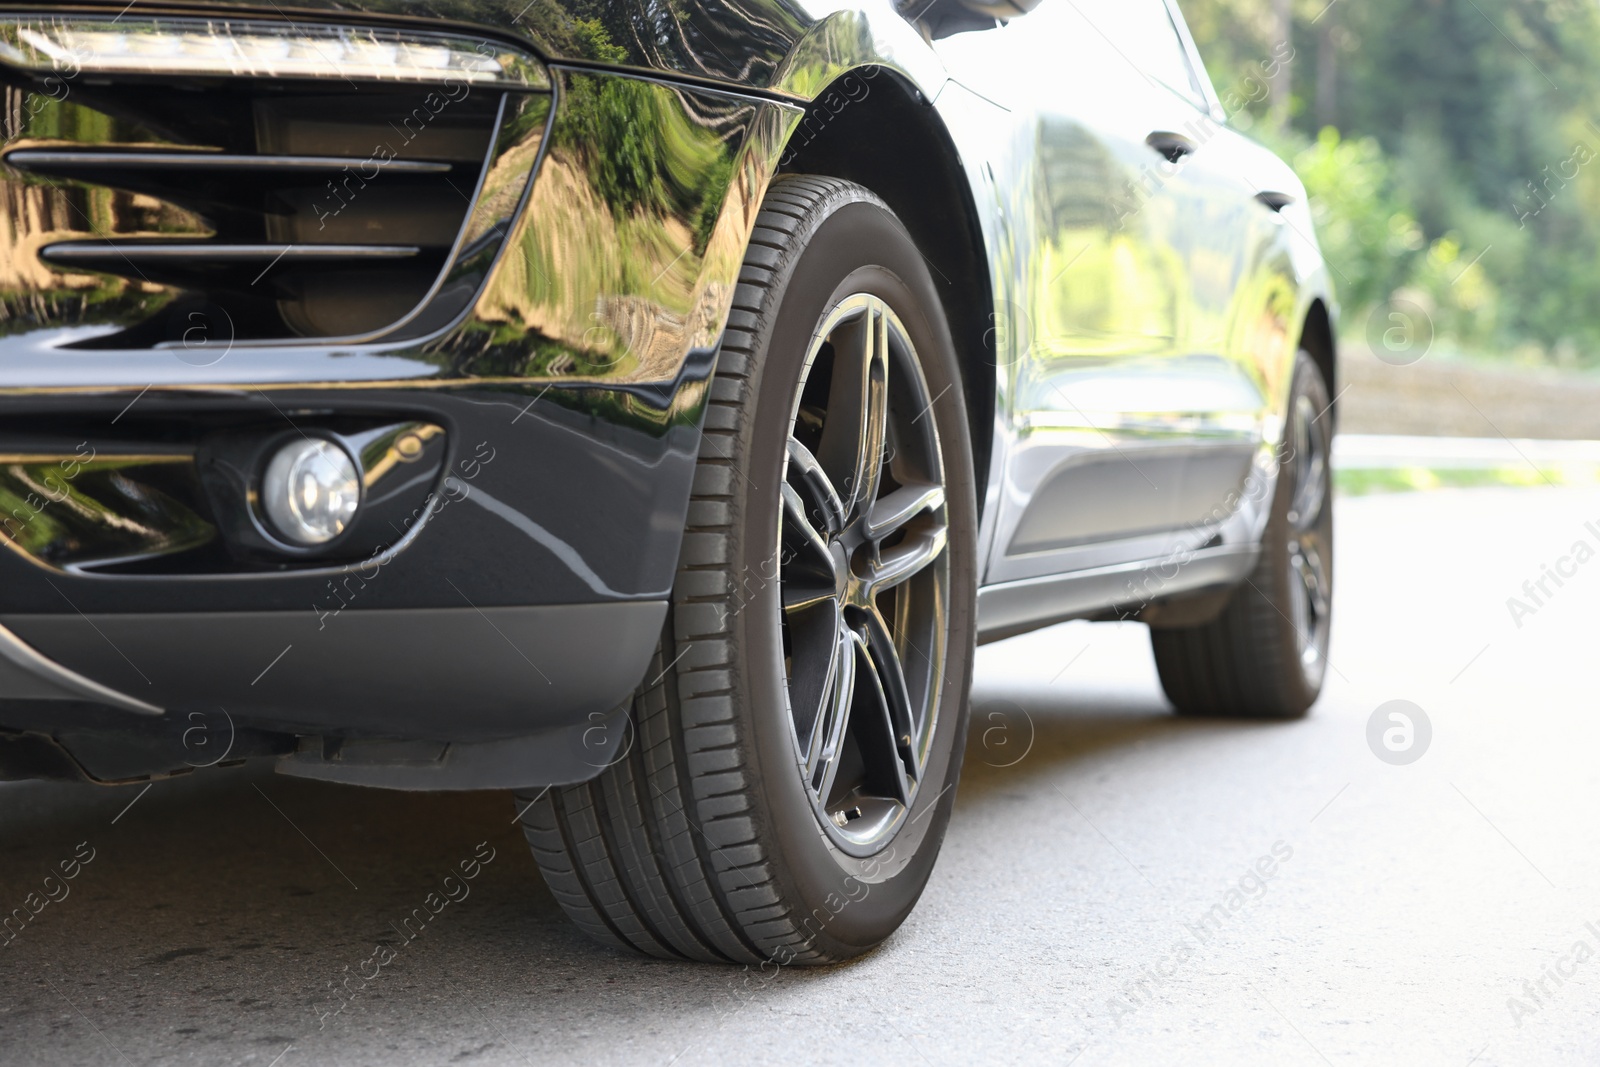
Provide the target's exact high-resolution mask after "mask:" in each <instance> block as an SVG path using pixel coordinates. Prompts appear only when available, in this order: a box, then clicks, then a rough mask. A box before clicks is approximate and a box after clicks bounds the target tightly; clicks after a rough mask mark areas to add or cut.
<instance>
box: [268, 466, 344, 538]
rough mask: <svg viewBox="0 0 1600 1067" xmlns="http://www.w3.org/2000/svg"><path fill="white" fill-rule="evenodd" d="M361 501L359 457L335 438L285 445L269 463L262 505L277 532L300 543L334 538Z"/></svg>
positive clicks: (340, 531)
mask: <svg viewBox="0 0 1600 1067" xmlns="http://www.w3.org/2000/svg"><path fill="white" fill-rule="evenodd" d="M360 503H361V478H360V476H359V475H358V473H357V472H356V465H355V461H354V460H352V459H351V458H350V456H349V454H348V453H347V452H345V450H344V449H342V448H340V447H339V446H338V445H336V444H334V443H333V442H332V441H320V440H299V441H294V442H291V443H290V444H287V445H284V446H283V447H282V448H280V449H278V451H277V453H276V454H274V455H273V457H272V460H271V462H269V463H268V464H267V473H266V477H265V478H263V479H262V482H261V505H262V507H263V508H265V509H266V512H267V518H268V519H270V520H271V521H272V525H273V528H274V529H275V530H276V531H277V533H278V534H279V535H280V536H282V537H284V538H286V539H288V540H290V541H292V542H294V543H295V544H300V545H320V544H322V543H324V542H326V541H332V540H333V539H334V538H335V537H338V536H339V535H340V534H341V533H343V532H344V529H345V527H346V526H349V525H350V519H351V517H352V516H354V515H355V513H356V506H357V505H358V504H360Z"/></svg>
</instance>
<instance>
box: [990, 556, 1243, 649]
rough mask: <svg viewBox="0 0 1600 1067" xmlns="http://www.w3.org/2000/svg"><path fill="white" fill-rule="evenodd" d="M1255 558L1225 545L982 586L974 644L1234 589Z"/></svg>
mask: <svg viewBox="0 0 1600 1067" xmlns="http://www.w3.org/2000/svg"><path fill="white" fill-rule="evenodd" d="M1260 554H1261V550H1260V548H1259V547H1258V546H1256V545H1227V546H1223V547H1219V548H1211V549H1205V550H1203V551H1197V552H1192V553H1189V554H1188V558H1187V559H1182V558H1180V557H1177V556H1166V557H1163V558H1161V559H1147V560H1139V561H1138V562H1135V563H1124V564H1118V565H1116V566H1111V567H1096V568H1094V569H1092V570H1082V571H1074V572H1071V573H1068V574H1051V575H1045V576H1043V577H1040V578H1025V579H1022V580H1021V581H1016V582H1005V583H1003V584H1001V585H990V586H985V587H983V588H982V589H979V590H978V640H979V641H980V642H982V641H998V640H1000V639H1001V638H1003V637H1012V636H1014V635H1016V634H1020V633H1024V632H1026V631H1028V630H1032V629H1037V628H1038V627H1041V626H1049V625H1051V624H1053V623H1058V622H1066V621H1067V620H1068V619H1081V618H1086V617H1089V616H1093V615H1099V614H1102V613H1103V612H1107V611H1112V610H1114V609H1116V608H1119V607H1127V606H1129V605H1133V604H1141V605H1142V604H1144V603H1150V602H1152V601H1155V600H1159V599H1163V598H1166V597H1170V596H1175V595H1177V594H1179V593H1188V592H1193V591H1195V590H1197V589H1204V588H1207V587H1209V586H1228V585H1237V584H1238V583H1240V582H1242V581H1244V579H1245V578H1246V577H1247V576H1248V575H1249V574H1250V571H1251V570H1252V569H1254V567H1255V565H1256V560H1257V559H1258V558H1259V557H1260Z"/></svg>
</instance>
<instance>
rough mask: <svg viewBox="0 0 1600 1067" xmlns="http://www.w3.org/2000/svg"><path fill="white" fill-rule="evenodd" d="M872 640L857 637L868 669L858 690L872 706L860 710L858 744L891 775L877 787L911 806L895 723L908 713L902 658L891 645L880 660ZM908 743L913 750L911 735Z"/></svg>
mask: <svg viewBox="0 0 1600 1067" xmlns="http://www.w3.org/2000/svg"><path fill="white" fill-rule="evenodd" d="M868 632H869V633H870V631H868ZM869 640H870V638H869V637H868V636H861V637H858V638H857V641H858V642H860V647H861V648H862V650H863V651H865V652H866V653H867V655H866V656H865V658H864V661H863V666H864V667H865V668H866V669H865V670H862V671H861V672H860V673H859V674H858V675H857V680H856V688H857V692H858V693H860V694H861V695H862V696H863V697H864V698H865V700H864V703H866V704H868V705H870V707H864V708H861V709H859V710H858V716H857V719H858V721H857V723H856V724H855V725H856V729H857V731H858V732H859V736H858V738H857V743H858V744H859V745H860V747H861V748H862V749H863V751H864V752H865V753H874V752H876V753H877V754H878V756H879V759H878V760H877V761H875V762H876V763H877V764H878V766H877V767H876V768H875V769H877V770H879V771H887V772H888V773H887V774H883V775H880V780H879V781H878V782H876V783H873V784H874V785H876V786H877V788H878V789H880V790H886V791H887V792H888V793H889V794H890V796H891V798H892V799H894V800H897V801H899V802H900V803H901V804H909V803H910V802H911V784H912V778H911V776H910V775H909V774H907V773H906V772H907V767H906V763H905V759H904V757H903V756H902V755H901V745H900V736H897V734H898V731H899V730H900V726H899V725H898V724H897V723H896V721H895V720H896V718H897V717H899V715H900V714H901V713H903V712H904V711H905V710H906V709H905V700H906V690H905V678H904V677H903V676H901V675H900V657H899V656H898V655H897V654H896V653H895V651H894V646H893V645H890V646H889V650H888V655H887V658H886V660H884V661H880V660H879V656H878V655H877V650H876V649H875V648H871V647H869V644H868V642H869ZM891 672H892V673H891ZM891 690H892V692H891ZM897 701H898V702H899V703H898V705H897ZM908 733H909V728H908ZM906 740H907V745H906V747H907V748H909V747H910V746H909V740H910V738H909V736H907V737H906ZM891 753H892V755H891Z"/></svg>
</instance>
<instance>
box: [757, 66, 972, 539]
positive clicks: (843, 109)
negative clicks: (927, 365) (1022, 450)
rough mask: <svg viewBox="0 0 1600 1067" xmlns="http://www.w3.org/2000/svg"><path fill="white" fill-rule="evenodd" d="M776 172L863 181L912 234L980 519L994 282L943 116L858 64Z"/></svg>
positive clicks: (802, 128)
mask: <svg viewBox="0 0 1600 1067" xmlns="http://www.w3.org/2000/svg"><path fill="white" fill-rule="evenodd" d="M862 145H871V146H872V150H871V151H862V150H861V146H862ZM778 172H779V173H780V174H817V175H825V176H828V177H833V178H842V179H844V180H846V181H852V182H855V183H857V184H859V185H863V186H865V187H866V188H868V189H871V190H872V191H873V192H874V193H876V194H877V195H878V196H880V197H882V198H883V200H884V202H885V203H887V204H888V205H889V207H890V208H891V209H892V210H893V211H894V213H895V214H896V215H898V216H899V217H900V220H901V221H902V222H904V223H905V225H906V228H907V229H908V230H909V231H910V233H911V238H912V240H913V241H914V242H915V243H916V245H917V248H918V249H919V250H920V251H921V252H922V256H923V259H925V260H926V261H927V263H928V266H929V268H930V273H931V274H932V276H933V284H934V288H935V289H936V290H938V292H939V296H940V299H941V301H942V303H943V305H944V313H945V318H946V320H947V321H948V322H949V324H950V334H951V338H952V340H953V341H954V342H955V346H956V355H957V359H958V361H959V363H960V368H961V376H962V388H963V389H964V390H965V393H966V396H965V397H964V398H963V400H964V402H965V404H966V411H967V422H968V425H969V426H970V428H971V434H972V452H973V455H972V464H973V471H974V474H975V475H976V479H977V481H976V486H975V488H976V490H977V494H978V507H979V510H980V516H979V517H980V521H981V519H982V508H983V503H984V497H985V490H986V488H987V481H988V475H989V460H990V454H991V450H992V448H993V446H994V422H995V420H994V412H995V354H994V337H995V332H994V298H993V292H994V288H993V285H992V284H991V279H990V274H989V259H988V256H987V254H986V253H985V246H984V238H983V231H982V228H981V226H980V223H979V219H978V211H977V206H976V204H975V202H974V200H973V196H972V187H971V185H970V184H969V183H968V181H967V179H966V175H965V172H964V171H963V169H962V166H961V157H960V154H959V153H958V152H957V150H956V147H955V143H954V141H953V140H952V139H951V137H950V133H949V131H948V130H947V129H946V128H945V125H944V122H943V121H942V120H941V119H940V118H939V116H938V114H937V113H936V112H935V111H934V109H933V107H932V106H931V104H930V102H929V101H928V99H927V97H926V96H925V95H924V94H923V93H922V92H921V91H920V90H919V89H917V88H916V87H915V86H913V85H912V84H911V83H910V82H909V81H907V80H906V79H905V77H904V76H903V75H901V74H900V73H898V72H896V71H894V70H892V69H890V68H887V67H880V66H867V67H861V68H857V69H855V70H852V71H850V72H848V73H846V74H844V75H842V76H841V77H839V78H837V79H835V81H834V82H833V83H831V84H830V85H829V86H828V87H827V88H825V89H823V90H822V91H821V92H820V93H818V94H817V96H816V98H815V99H814V100H813V101H812V103H811V105H810V106H809V107H808V108H807V109H806V114H805V117H804V118H803V119H802V120H801V122H800V123H799V124H798V125H796V127H795V128H794V132H793V133H792V134H791V135H790V138H789V141H788V144H787V145H786V147H785V150H784V154H783V156H782V157H781V159H780V161H779V166H778ZM953 221H955V222H957V224H955V225H952V222H953Z"/></svg>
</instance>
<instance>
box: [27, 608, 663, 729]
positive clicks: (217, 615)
mask: <svg viewBox="0 0 1600 1067" xmlns="http://www.w3.org/2000/svg"><path fill="white" fill-rule="evenodd" d="M666 610H667V604H666V601H664V600H656V601H627V602H613V603H604V604H565V605H540V606H534V607H485V608H482V609H480V608H477V607H472V606H463V607H460V608H427V609H414V610H368V611H358V610H353V609H352V610H347V611H343V612H340V613H339V614H337V615H323V616H320V617H319V615H318V614H317V613H316V612H312V611H289V612H202V613H172V614H127V615H111V614H102V615H77V614H73V615H8V616H3V617H0V625H3V626H5V627H7V628H9V629H10V630H11V632H13V633H15V634H16V635H17V636H18V637H20V638H21V639H22V640H23V641H26V642H27V643H28V644H29V645H31V646H33V648H34V649H36V650H37V651H38V652H39V653H40V654H41V655H43V656H45V657H47V658H49V659H51V660H53V661H55V662H56V663H59V664H61V665H62V666H64V667H65V668H67V669H68V670H69V671H72V672H75V673H76V674H78V675H81V676H82V677H83V678H85V679H87V680H88V681H90V682H91V683H94V684H96V685H99V686H104V687H107V688H108V689H110V690H114V691H116V692H118V693H121V692H134V693H138V694H140V695H141V696H143V697H146V698H148V699H149V700H150V702H151V703H152V704H156V705H161V706H163V707H165V708H167V709H168V710H169V712H172V713H181V712H186V711H188V710H191V709H194V710H202V711H215V710H216V709H218V708H223V709H226V710H227V712H228V713H229V715H231V716H232V717H233V718H234V719H236V720H238V721H239V722H241V723H243V724H246V725H249V726H253V727H258V728H262V729H271V730H281V731H286V732H293V733H299V734H320V735H331V736H348V737H386V738H415V739H429V740H435V741H441V742H443V741H490V740H499V739H504V738H513V737H528V736H530V735H533V734H537V733H541V732H543V731H547V730H558V729H562V728H565V727H569V726H574V725H584V724H589V723H591V722H592V720H591V718H590V717H591V716H594V715H599V716H604V715H608V714H610V713H611V712H612V711H613V710H614V709H615V708H617V707H618V706H619V705H621V704H623V703H624V702H626V700H627V699H628V696H629V694H630V693H631V692H632V691H633V689H634V688H635V687H636V686H637V685H638V684H639V682H640V680H641V679H642V678H643V676H644V671H645V668H646V666H647V665H648V664H649V661H650V656H651V654H652V652H654V650H655V646H656V641H657V639H658V638H659V636H660V632H661V623H662V620H663V619H664V618H665V616H666ZM80 699H82V697H81V695H80ZM102 699H103V698H102ZM3 719H4V710H3V706H0V726H4V725H5V724H4V722H3Z"/></svg>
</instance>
